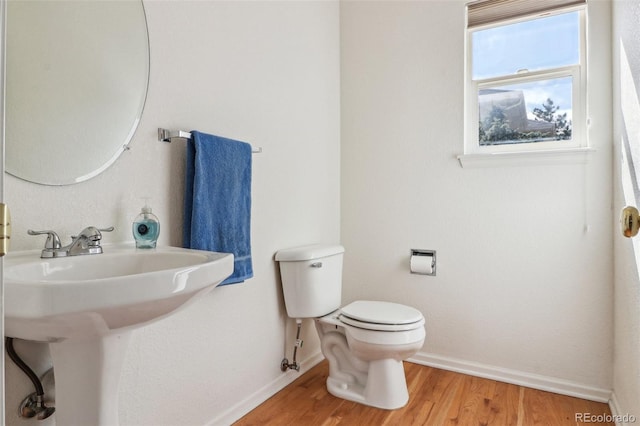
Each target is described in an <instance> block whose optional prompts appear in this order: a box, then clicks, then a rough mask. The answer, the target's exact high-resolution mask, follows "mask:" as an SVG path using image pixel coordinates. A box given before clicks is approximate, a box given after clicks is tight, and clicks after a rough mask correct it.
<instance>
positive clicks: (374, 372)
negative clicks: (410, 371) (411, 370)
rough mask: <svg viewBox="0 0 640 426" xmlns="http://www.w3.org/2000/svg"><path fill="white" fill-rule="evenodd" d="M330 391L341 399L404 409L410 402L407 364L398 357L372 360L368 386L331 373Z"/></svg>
mask: <svg viewBox="0 0 640 426" xmlns="http://www.w3.org/2000/svg"><path fill="white" fill-rule="evenodd" d="M327 390H328V391H329V393H331V395H333V396H336V397H338V398H343V399H346V400H348V401H353V402H357V403H360V404H364V405H369V406H372V407H376V408H383V409H385V410H395V409H398V408H402V407H404V406H405V405H406V404H407V402H409V391H408V390H407V381H406V378H405V375H404V367H403V365H402V361H398V360H395V359H380V360H375V361H369V371H368V373H367V381H366V385H365V386H362V385H361V384H360V383H358V382H357V381H347V380H341V379H339V378H335V377H331V376H329V377H328V378H327Z"/></svg>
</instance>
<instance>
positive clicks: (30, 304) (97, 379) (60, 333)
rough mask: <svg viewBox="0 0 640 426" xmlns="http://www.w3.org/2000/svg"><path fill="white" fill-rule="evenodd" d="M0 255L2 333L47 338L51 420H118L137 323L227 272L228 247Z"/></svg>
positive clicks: (169, 310) (166, 311)
mask: <svg viewBox="0 0 640 426" xmlns="http://www.w3.org/2000/svg"><path fill="white" fill-rule="evenodd" d="M39 256H40V251H39V250H38V251H29V252H21V253H10V254H9V255H7V256H6V257H5V262H4V290H5V296H4V300H5V304H4V306H5V334H6V335H7V336H10V337H15V338H20V339H26V340H34V341H40V342H48V343H49V346H50V350H51V357H52V360H53V367H54V372H55V379H56V413H55V417H56V424H58V425H59V426H70V425H78V426H86V425H95V426H98V425H104V426H114V425H117V424H118V384H119V380H120V371H121V368H122V362H123V359H124V355H125V352H126V349H127V345H128V343H129V338H130V337H131V332H132V330H134V329H135V328H137V327H142V326H144V325H148V324H150V323H152V322H155V321H158V320H160V319H162V318H165V317H167V316H169V315H171V314H173V313H174V312H176V311H177V310H179V309H181V308H183V307H184V306H186V305H187V304H188V303H190V302H192V301H194V300H196V299H197V298H198V297H200V296H202V295H204V294H205V293H207V292H208V291H210V290H212V289H213V288H214V287H215V286H217V285H218V284H220V283H221V282H222V281H223V280H224V279H225V278H226V277H228V276H229V275H230V274H231V273H232V272H233V255H231V254H226V253H214V252H206V251H199V250H189V249H182V248H176V247H158V248H156V249H147V250H143V249H136V248H135V246H134V245H133V244H117V245H104V253H102V254H96V255H85V256H74V257H64V258H57V259H40V257H39Z"/></svg>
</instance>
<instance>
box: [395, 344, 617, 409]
mask: <svg viewBox="0 0 640 426" xmlns="http://www.w3.org/2000/svg"><path fill="white" fill-rule="evenodd" d="M407 361H409V362H413V363H416V364H422V365H427V366H429V367H434V368H440V369H443V370H450V371H455V372H457V373H463V374H468V375H470V376H477V377H482V378H485V379H492V380H497V381H499V382H505V383H511V384H514V385H519V386H526V387H529V388H533V389H539V390H544V391H549V392H554V393H558V394H561V395H568V396H575V397H577V398H582V399H588V400H590V401H597V402H605V403H608V402H609V399H610V398H611V390H610V389H601V388H596V387H592V386H588V385H584V384H581V383H575V382H570V381H568V380H561V379H557V378H554V377H549V376H541V375H538V374H531V373H525V372H522V371H518V370H510V369H507V368H501V367H496V366H493V365H485V364H479V363H476V362H472V361H466V360H461V359H455V358H449V357H443V356H440V355H434V354H430V353H426V352H418V353H417V354H416V355H414V356H413V357H411V358H409V359H408V360H407Z"/></svg>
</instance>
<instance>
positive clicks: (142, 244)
mask: <svg viewBox="0 0 640 426" xmlns="http://www.w3.org/2000/svg"><path fill="white" fill-rule="evenodd" d="M132 228H133V229H132V230H133V238H134V239H135V240H136V248H143V249H144V248H155V247H156V242H157V241H158V236H159V235H160V221H159V220H158V218H157V217H156V215H154V214H153V213H151V207H149V205H148V203H147V201H146V199H145V203H144V207H142V210H141V211H140V214H139V215H138V216H136V218H135V219H134V220H133V226H132Z"/></svg>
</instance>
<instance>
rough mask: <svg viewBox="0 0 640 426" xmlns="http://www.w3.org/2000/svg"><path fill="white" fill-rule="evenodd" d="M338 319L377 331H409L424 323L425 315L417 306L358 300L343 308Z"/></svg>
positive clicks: (354, 325)
mask: <svg viewBox="0 0 640 426" xmlns="http://www.w3.org/2000/svg"><path fill="white" fill-rule="evenodd" d="M338 320H339V321H341V322H343V323H345V324H347V325H350V326H353V327H358V328H363V329H366V330H375V331H408V330H414V329H416V328H418V327H422V326H423V325H424V316H423V315H422V313H421V312H420V311H419V310H417V309H415V308H412V307H410V306H405V305H401V304H399V303H392V302H380V301H370V300H358V301H355V302H352V303H350V304H348V305H347V306H345V307H343V308H341V309H340V314H339V315H338Z"/></svg>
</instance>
